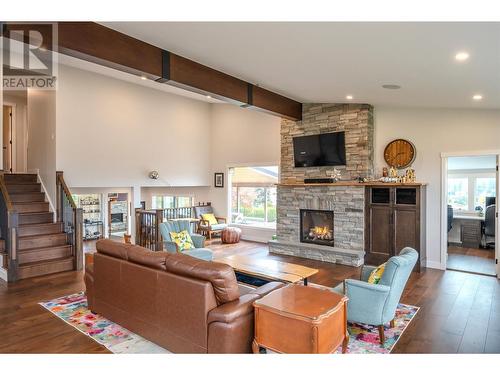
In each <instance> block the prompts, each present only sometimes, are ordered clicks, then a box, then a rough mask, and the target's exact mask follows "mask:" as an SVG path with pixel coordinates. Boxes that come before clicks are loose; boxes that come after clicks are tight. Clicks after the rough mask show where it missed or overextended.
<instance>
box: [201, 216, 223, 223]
mask: <svg viewBox="0 0 500 375" xmlns="http://www.w3.org/2000/svg"><path fill="white" fill-rule="evenodd" d="M201 218H202V219H203V220H206V221H208V224H210V225H217V224H219V223H218V221H217V219H216V218H215V215H214V214H203V215H201Z"/></svg>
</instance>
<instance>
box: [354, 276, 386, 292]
mask: <svg viewBox="0 0 500 375" xmlns="http://www.w3.org/2000/svg"><path fill="white" fill-rule="evenodd" d="M345 287H346V292H349V290H351V291H366V292H369V293H379V294H383V295H387V294H389V291H390V290H391V288H390V287H388V286H387V285H380V284H370V283H367V282H366V281H361V280H355V279H346V280H345Z"/></svg>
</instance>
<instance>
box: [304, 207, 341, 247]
mask: <svg viewBox="0 0 500 375" xmlns="http://www.w3.org/2000/svg"><path fill="white" fill-rule="evenodd" d="M300 242H308V243H315V244H318V245H326V246H333V244H334V241H333V211H326V210H300Z"/></svg>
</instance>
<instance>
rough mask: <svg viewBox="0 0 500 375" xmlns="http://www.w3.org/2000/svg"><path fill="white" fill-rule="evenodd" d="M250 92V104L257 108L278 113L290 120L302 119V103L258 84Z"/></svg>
mask: <svg viewBox="0 0 500 375" xmlns="http://www.w3.org/2000/svg"><path fill="white" fill-rule="evenodd" d="M252 93H253V96H252V105H253V106H254V107H256V108H257V109H261V110H264V111H265V112H268V113H272V114H278V115H281V116H283V117H285V118H287V119H290V120H301V119H302V103H299V102H296V101H295V100H292V99H289V98H286V97H284V96H281V95H279V94H276V93H274V92H272V91H269V90H266V89H263V88H262V87H258V86H253V90H252Z"/></svg>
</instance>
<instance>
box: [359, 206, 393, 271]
mask: <svg viewBox="0 0 500 375" xmlns="http://www.w3.org/2000/svg"><path fill="white" fill-rule="evenodd" d="M368 214H369V218H368V220H369V224H368V225H369V228H368V234H369V239H368V240H369V246H368V247H367V248H368V252H367V254H366V256H365V260H366V262H367V263H368V264H381V263H383V262H385V261H386V260H387V259H389V258H390V257H391V256H392V255H394V254H393V246H392V233H391V228H392V208H391V207H390V206H375V205H374V206H371V207H370V208H369V213H368Z"/></svg>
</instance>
